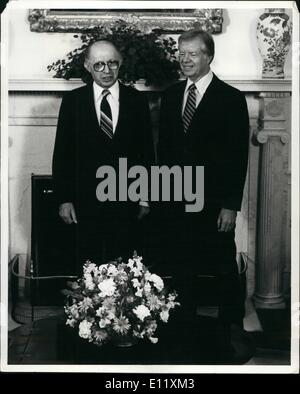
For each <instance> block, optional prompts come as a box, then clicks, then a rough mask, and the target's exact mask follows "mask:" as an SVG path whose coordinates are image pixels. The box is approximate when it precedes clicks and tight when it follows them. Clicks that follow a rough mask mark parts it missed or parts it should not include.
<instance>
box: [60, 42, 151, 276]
mask: <svg viewBox="0 0 300 394" xmlns="http://www.w3.org/2000/svg"><path fill="white" fill-rule="evenodd" d="M121 65H122V55H121V53H120V52H119V50H118V49H117V48H116V46H115V45H114V44H113V43H112V42H110V41H107V40H101V41H96V42H94V43H93V44H92V45H91V46H90V47H89V48H87V50H86V53H85V61H84V67H85V69H86V70H87V71H88V72H89V73H90V75H91V77H92V83H91V84H87V85H86V86H83V87H80V88H78V89H75V90H73V91H70V92H68V93H67V94H66V95H65V96H64V98H63V100H62V104H61V108H60V112H59V118H58V125H57V133H56V140H55V147H54V154H53V179H54V188H55V195H56V200H57V203H58V212H59V216H60V217H61V218H62V220H63V221H64V222H65V223H66V225H73V226H76V234H77V239H76V245H74V247H75V248H76V257H77V259H76V260H77V269H76V270H77V273H78V274H80V273H81V271H82V265H83V263H84V262H85V260H87V259H91V260H93V261H95V262H96V263H102V262H106V261H107V260H109V259H112V258H116V257H118V256H119V255H123V257H126V256H127V255H128V254H131V253H132V249H133V248H134V246H135V245H134V231H133V229H134V228H135V226H136V222H135V221H136V219H137V218H139V219H141V218H142V217H143V216H145V214H147V213H148V211H149V206H148V204H147V203H146V202H142V201H141V202H139V203H132V202H130V201H123V202H120V201H118V199H116V201H106V202H100V201H99V200H98V199H97V195H96V188H97V185H98V184H99V179H97V178H96V172H97V169H98V168H99V167H101V166H112V167H113V168H115V170H116V173H117V175H118V163H119V158H126V159H127V163H128V167H130V166H133V165H144V166H148V165H150V164H151V163H152V161H153V158H154V153H153V142H152V134H151V126H150V115H149V107H148V103H147V100H146V98H145V96H144V95H143V94H142V93H140V92H138V91H136V90H135V89H133V88H131V87H126V86H124V85H123V84H122V83H120V82H119V81H118V75H119V70H120V67H121ZM117 184H118V183H117ZM116 195H117V197H118V193H116Z"/></svg>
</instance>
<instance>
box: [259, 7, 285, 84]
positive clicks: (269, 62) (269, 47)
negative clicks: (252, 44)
mask: <svg viewBox="0 0 300 394" xmlns="http://www.w3.org/2000/svg"><path fill="white" fill-rule="evenodd" d="M289 19H290V18H289V16H288V15H287V14H285V13H284V8H266V9H265V12H264V13H263V14H262V15H261V16H260V17H259V21H258V24H257V28H256V38H257V42H258V49H259V52H260V54H261V56H262V58H263V70H262V78H284V63H285V59H286V55H287V54H288V51H289V49H290V46H291V37H292V23H291V22H290V20H289Z"/></svg>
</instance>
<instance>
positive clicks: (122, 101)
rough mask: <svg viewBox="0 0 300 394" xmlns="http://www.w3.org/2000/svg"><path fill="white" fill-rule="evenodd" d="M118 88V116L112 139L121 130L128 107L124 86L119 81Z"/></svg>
mask: <svg viewBox="0 0 300 394" xmlns="http://www.w3.org/2000/svg"><path fill="white" fill-rule="evenodd" d="M119 89H120V90H119V116H118V122H117V125H116V128H115V132H114V136H113V140H115V139H116V138H118V136H119V134H120V132H121V131H122V128H123V124H124V121H125V114H126V113H127V111H128V110H129V109H130V103H129V102H128V95H127V94H126V87H125V86H124V85H122V84H121V83H120V82H119ZM121 125H122V127H121Z"/></svg>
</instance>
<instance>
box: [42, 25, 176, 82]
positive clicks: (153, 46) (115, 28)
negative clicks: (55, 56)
mask: <svg viewBox="0 0 300 394" xmlns="http://www.w3.org/2000/svg"><path fill="white" fill-rule="evenodd" d="M74 37H76V38H80V39H81V42H82V45H81V46H80V47H79V48H76V49H74V50H73V51H72V52H69V53H67V55H66V59H62V60H57V61H56V62H54V63H52V64H51V65H49V66H48V67H47V68H48V71H54V72H55V75H54V77H55V78H64V79H70V78H81V79H82V80H83V81H84V82H89V80H90V78H91V77H90V74H89V73H88V72H87V71H86V70H85V69H84V66H83V63H84V52H85V49H86V48H87V47H88V46H89V45H90V44H92V43H93V42H95V41H97V40H101V39H108V40H110V41H112V42H114V43H115V45H116V46H117V47H118V48H119V50H120V51H121V53H122V55H123V64H122V67H121V69H120V73H119V78H120V79H121V80H122V81H123V82H124V83H129V84H133V83H135V82H136V81H138V80H139V79H143V80H145V84H146V86H148V85H153V86H161V85H163V84H166V83H168V82H171V81H174V80H177V79H178V78H179V65H178V62H177V58H176V51H177V49H176V42H175V41H174V40H173V39H172V38H171V37H168V38H165V37H164V38H162V37H160V36H159V35H158V34H157V33H156V32H153V31H152V32H149V33H144V32H142V31H141V29H139V27H138V26H137V25H135V24H134V23H127V22H126V21H123V20H118V21H116V22H114V23H113V24H112V25H111V26H109V27H107V26H105V27H104V26H102V27H97V28H95V29H94V30H93V31H92V32H91V33H87V34H81V36H80V37H79V36H78V35H75V36H74Z"/></svg>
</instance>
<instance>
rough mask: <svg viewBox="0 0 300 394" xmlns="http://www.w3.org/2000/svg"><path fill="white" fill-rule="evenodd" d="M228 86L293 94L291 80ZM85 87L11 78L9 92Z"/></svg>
mask: <svg viewBox="0 0 300 394" xmlns="http://www.w3.org/2000/svg"><path fill="white" fill-rule="evenodd" d="M220 78H221V79H223V80H224V81H225V82H227V83H228V84H230V85H232V86H234V87H236V88H237V89H239V90H241V91H243V92H291V91H292V81H291V79H257V78H256V79H255V78H243V79H241V78H234V77H232V78H222V77H221V76H220ZM82 85H83V82H82V81H81V80H80V79H70V80H68V81H66V80H64V79H58V78H47V77H45V78H44V77H43V78H32V79H31V78H22V79H21V78H10V79H9V91H11V92H25V91H26V92H28V91H33V92H45V91H46V92H51V91H52V92H61V91H68V90H72V89H75V88H78V87H80V86H82ZM135 87H136V88H137V89H138V90H141V91H159V90H162V89H159V88H154V87H153V86H145V84H144V82H143V81H138V82H137V83H136V84H135Z"/></svg>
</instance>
